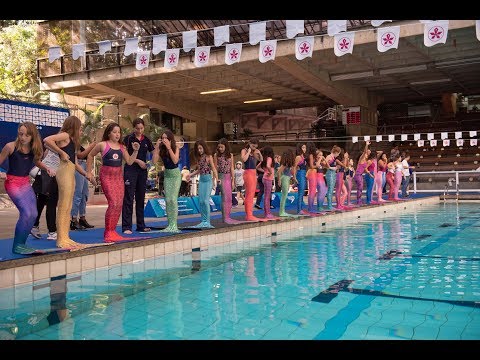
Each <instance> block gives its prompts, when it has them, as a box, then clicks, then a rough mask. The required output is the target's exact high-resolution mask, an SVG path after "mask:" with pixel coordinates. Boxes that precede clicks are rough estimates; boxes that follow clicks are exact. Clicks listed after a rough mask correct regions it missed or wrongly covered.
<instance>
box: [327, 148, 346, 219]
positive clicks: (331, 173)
mask: <svg viewBox="0 0 480 360" xmlns="http://www.w3.org/2000/svg"><path fill="white" fill-rule="evenodd" d="M341 152H342V148H340V147H339V146H337V145H334V146H333V148H332V151H331V153H330V154H329V155H327V157H326V158H325V161H326V162H327V165H328V170H327V174H326V175H325V178H326V180H327V188H328V190H327V210H330V211H331V210H334V208H333V205H332V197H333V189H334V188H335V182H336V178H337V174H336V170H337V165H341V162H340V160H338V159H337V157H338V156H339V155H340V153H341Z"/></svg>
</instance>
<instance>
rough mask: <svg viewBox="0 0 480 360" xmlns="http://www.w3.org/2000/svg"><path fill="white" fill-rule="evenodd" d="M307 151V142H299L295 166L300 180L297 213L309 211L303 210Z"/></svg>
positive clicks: (295, 171) (304, 213)
mask: <svg viewBox="0 0 480 360" xmlns="http://www.w3.org/2000/svg"><path fill="white" fill-rule="evenodd" d="M306 152H307V144H305V143H298V144H297V149H296V157H295V164H294V166H293V168H294V169H293V170H294V176H295V179H297V181H298V200H297V214H302V215H308V212H306V211H304V210H302V208H303V196H304V194H305V188H306V187H307V160H306V159H305V154H306Z"/></svg>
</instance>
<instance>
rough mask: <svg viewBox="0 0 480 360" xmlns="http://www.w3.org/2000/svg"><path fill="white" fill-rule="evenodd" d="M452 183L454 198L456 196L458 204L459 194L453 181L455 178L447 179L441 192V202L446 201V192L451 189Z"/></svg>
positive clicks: (456, 184) (456, 183)
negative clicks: (454, 191)
mask: <svg viewBox="0 0 480 360" xmlns="http://www.w3.org/2000/svg"><path fill="white" fill-rule="evenodd" d="M453 183H455V190H456V196H457V202H458V193H459V190H458V182H457V181H456V180H455V178H449V179H448V181H447V183H446V184H445V188H444V190H443V201H446V200H447V196H446V195H448V190H449V189H450V188H453Z"/></svg>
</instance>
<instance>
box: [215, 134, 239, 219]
mask: <svg viewBox="0 0 480 360" xmlns="http://www.w3.org/2000/svg"><path fill="white" fill-rule="evenodd" d="M213 160H214V161H213V162H214V163H215V166H216V167H217V169H218V185H219V186H220V190H221V194H222V219H223V222H224V223H226V224H238V223H240V221H238V220H235V219H232V218H231V216H230V214H231V213H232V189H233V188H234V187H235V184H234V181H235V179H234V176H233V174H234V171H235V170H234V168H233V154H232V153H231V151H230V145H229V143H228V140H227V139H225V138H221V139H220V140H218V145H217V151H216V152H215V154H214V155H213Z"/></svg>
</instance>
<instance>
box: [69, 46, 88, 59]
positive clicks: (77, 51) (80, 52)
mask: <svg viewBox="0 0 480 360" xmlns="http://www.w3.org/2000/svg"><path fill="white" fill-rule="evenodd" d="M85 49H86V45H85V43H83V44H75V45H72V59H73V60H77V59H78V58H79V57H80V56H85Z"/></svg>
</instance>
